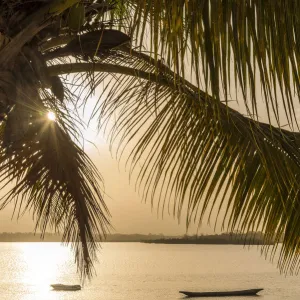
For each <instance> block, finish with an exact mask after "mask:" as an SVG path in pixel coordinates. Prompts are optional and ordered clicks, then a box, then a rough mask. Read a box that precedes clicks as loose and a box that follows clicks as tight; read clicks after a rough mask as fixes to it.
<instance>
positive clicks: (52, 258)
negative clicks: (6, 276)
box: [19, 243, 78, 300]
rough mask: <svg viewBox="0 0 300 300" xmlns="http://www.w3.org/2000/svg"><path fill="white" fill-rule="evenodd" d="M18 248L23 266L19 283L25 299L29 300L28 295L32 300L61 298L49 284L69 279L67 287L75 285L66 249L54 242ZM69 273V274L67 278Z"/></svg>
mask: <svg viewBox="0 0 300 300" xmlns="http://www.w3.org/2000/svg"><path fill="white" fill-rule="evenodd" d="M19 247H20V248H21V249H20V252H21V260H22V265H23V267H22V270H20V272H21V274H20V281H21V282H20V283H21V284H22V285H24V287H26V289H28V290H27V292H29V293H28V296H29V298H28V299H32V294H34V295H35V297H37V298H36V299H64V296H63V294H62V293H57V292H55V291H53V290H52V289H51V287H50V284H53V283H65V281H66V280H68V283H69V280H71V281H72V282H70V284H73V283H74V284H76V283H77V284H78V278H77V276H76V268H75V267H74V261H73V260H72V259H71V258H72V254H71V251H70V249H69V248H67V247H62V246H60V245H59V244H58V243H22V244H20V245H19ZM70 273H71V274H73V276H72V275H71V278H70ZM72 277H73V278H72ZM26 294H27V293H26ZM30 294H31V296H30ZM24 300H26V297H24Z"/></svg>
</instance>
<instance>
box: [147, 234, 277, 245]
mask: <svg viewBox="0 0 300 300" xmlns="http://www.w3.org/2000/svg"><path fill="white" fill-rule="evenodd" d="M144 242H145V243H156V244H222V245H223V244H234V245H244V244H252V245H262V244H266V241H265V239H264V234H263V233H262V232H248V233H247V234H243V233H239V232H229V233H222V234H214V235H200V236H198V235H193V236H189V235H184V236H183V237H173V238H161V239H155V240H144ZM269 244H273V243H272V242H269Z"/></svg>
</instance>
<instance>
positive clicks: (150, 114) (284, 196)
mask: <svg viewBox="0 0 300 300" xmlns="http://www.w3.org/2000/svg"><path fill="white" fill-rule="evenodd" d="M7 3H8V4H9V5H7V6H5V5H6V4H5V5H3V10H2V11H3V14H2V15H3V19H4V20H5V22H3V24H1V28H2V27H3V28H2V31H3V36H2V42H3V43H2V48H0V52H1V54H2V55H1V56H0V64H1V66H2V67H3V68H2V69H3V72H2V74H0V75H1V77H0V79H1V80H0V87H1V94H0V96H1V99H0V100H1V101H0V102H1V106H0V109H1V111H0V113H1V116H2V119H3V124H2V128H1V130H2V131H1V132H2V140H3V142H2V145H3V151H2V152H1V153H2V155H3V156H2V164H1V166H3V167H1V166H0V169H1V168H2V169H1V170H3V172H2V173H1V174H3V175H2V181H4V180H6V179H7V178H12V179H15V180H16V185H15V187H14V188H13V189H12V190H11V192H10V193H8V195H7V196H6V197H4V198H3V199H2V203H3V205H2V207H4V206H5V205H6V204H7V203H8V202H10V201H15V200H16V199H18V196H19V197H20V200H19V202H15V203H16V204H21V207H23V208H24V209H25V210H26V209H30V208H32V212H33V213H34V214H35V216H36V220H37V226H40V228H41V229H42V232H45V230H46V228H47V225H50V226H53V228H55V229H60V230H63V232H64V240H65V241H66V242H68V241H75V247H76V248H75V249H76V258H77V262H78V265H79V268H80V270H81V272H82V274H83V276H85V275H90V274H91V266H92V264H91V259H94V258H95V250H96V243H95V234H96V233H102V234H105V233H106V231H107V227H108V219H107V217H108V216H109V215H108V212H107V208H106V206H105V204H104V202H103V199H102V197H101V193H100V189H99V187H98V185H96V182H99V180H100V177H99V174H98V173H97V170H96V169H95V167H94V166H93V164H92V163H91V162H90V161H89V159H88V158H87V156H86V155H85V154H84V152H83V151H82V150H81V149H80V147H79V146H78V145H77V144H76V143H74V141H75V140H76V136H77V131H76V122H75V121H74V119H73V118H72V116H71V113H70V112H69V110H68V109H67V108H66V104H67V103H68V102H71V101H72V103H73V104H75V105H79V103H80V101H81V102H82V101H83V103H85V102H86V101H88V98H89V96H90V95H91V93H93V92H94V91H95V90H96V88H97V86H100V84H101V86H103V85H102V84H103V83H104V88H103V89H102V91H101V95H100V98H102V100H101V101H99V102H98V104H97V105H96V106H95V109H94V114H93V116H94V117H98V118H99V125H100V126H104V127H105V126H106V124H107V122H108V121H109V120H113V121H114V126H113V127H112V128H110V129H109V134H110V136H111V141H112V142H114V141H117V142H118V143H119V145H120V146H119V151H120V153H122V151H123V149H124V148H123V146H124V145H125V146H126V145H130V144H131V145H132V144H133V145H134V146H133V150H132V152H131V155H130V158H129V161H131V166H132V172H134V170H136V169H137V165H138V164H142V167H141V168H140V169H138V181H137V184H138V186H140V187H142V189H143V195H144V197H145V198H146V199H150V200H151V202H152V203H154V202H155V201H158V209H160V211H162V212H163V211H164V210H165V209H168V210H170V211H172V213H173V214H174V215H176V216H177V217H178V218H180V216H181V214H182V210H183V208H184V207H185V203H186V204H187V219H186V222H187V226H189V224H190V223H191V222H193V221H194V222H199V224H200V223H201V221H202V219H203V217H204V214H205V213H206V212H208V213H209V214H210V213H211V212H212V211H213V209H214V208H216V209H217V211H218V212H220V211H221V209H222V207H223V208H225V216H223V225H224V227H227V228H229V229H232V230H233V229H235V228H238V229H241V230H242V231H244V232H248V231H249V230H256V229H260V230H263V231H264V232H265V242H266V244H268V242H269V241H275V242H278V241H280V240H281V238H283V247H282V249H281V256H280V260H279V265H280V267H281V268H282V270H284V271H287V270H291V271H294V270H297V269H298V262H299V259H298V258H299V257H298V252H299V234H298V231H297V228H298V227H299V226H298V220H299V213H298V212H299V211H300V210H299V209H298V205H299V200H298V197H299V196H298V191H299V183H298V182H299V180H298V177H299V143H300V141H299V133H297V132H290V131H287V130H283V129H282V128H281V127H273V126H272V125H270V124H264V123H260V122H258V121H257V118H256V117H257V96H256V93H255V92H254V91H255V86H256V84H257V83H256V79H255V78H256V76H258V75H259V76H260V79H261V81H262V86H263V88H264V89H263V91H264V96H265V99H266V101H267V109H268V116H269V121H270V120H271V117H272V114H274V115H275V117H276V121H277V125H280V120H279V117H278V105H279V104H278V99H277V92H278V91H277V90H276V88H275V86H276V84H277V83H278V84H279V87H280V93H281V94H282V96H283V103H284V109H285V113H286V116H287V118H288V121H289V124H290V127H293V125H294V124H295V123H296V118H295V112H294V105H295V104H294V102H293V101H294V99H293V97H292V95H293V93H292V90H293V87H295V91H296V92H298V88H299V84H298V81H297V80H298V79H297V78H298V77H299V76H298V67H297V66H298V65H299V64H298V61H299V53H298V50H297V47H296V43H295V40H296V39H297V34H298V31H299V30H297V28H298V27H297V26H298V22H297V20H298V17H297V16H296V15H295V11H296V9H295V8H297V7H296V6H297V5H296V4H293V5H294V6H293V5H292V4H289V3H291V2H287V3H286V4H285V6H284V9H283V7H281V6H280V5H281V4H275V3H273V2H272V3H273V4H272V3H271V2H270V1H266V2H264V3H266V5H265V4H262V3H260V2H259V1H249V2H245V3H242V4H239V5H237V2H235V1H232V2H227V1H219V2H218V4H217V2H214V1H189V2H188V4H187V2H186V1H182V2H180V1H179V2H177V1H172V3H168V4H169V5H170V6H167V5H166V6H164V5H162V3H161V1H160V2H159V3H158V2H155V1H148V2H144V1H139V2H138V1H133V0H132V1H127V2H126V3H123V2H119V1H115V2H113V3H111V2H109V3H108V2H105V1H84V2H83V1H68V0H65V1H62V2H61V1H54V2H52V3H51V1H49V2H48V1H35V2H34V3H31V4H30V6H28V5H27V6H26V3H25V2H23V1H19V4H21V7H22V8H21V9H20V8H18V9H16V8H15V6H14V5H12V4H13V3H14V1H7ZM53 3H54V4H53ZM219 3H221V4H222V5H221V6H220V4H219ZM186 5H187V6H186ZM199 5H200V6H199ZM268 5H269V6H270V7H271V9H270V11H268V10H267V8H268ZM166 8H168V9H166ZM169 8H171V9H170V11H172V14H170V12H169ZM280 9H281V10H282V11H284V12H285V13H286V15H285V18H283V19H282V18H281V17H280V16H279V14H278V12H279V11H280ZM20 12H21V14H20ZM107 12H108V13H107ZM262 12H265V13H266V14H267V17H266V20H267V21H266V20H264V19H263V18H262V17H261V13H262ZM272 14H273V15H272ZM117 16H121V17H122V19H116V17H117ZM287 16H289V18H288V17H287ZM256 19H257V20H259V22H258V23H256V22H257V20H256ZM244 20H246V21H244ZM6 21H7V22H6ZM8 21H10V22H11V23H9V22H8ZM253 22H254V23H253ZM7 24H10V25H8V26H7ZM147 24H150V25H147ZM224 24H225V25H224ZM255 24H258V25H259V26H258V25H257V26H256V25H255ZM278 24H280V25H282V26H283V27H284V26H285V28H287V30H288V29H291V30H292V31H291V32H292V33H293V34H286V31H285V33H283V32H282V30H281V28H279V25H278ZM117 25H119V27H120V28H122V26H124V27H123V30H122V31H120V30H116V29H112V28H111V27H112V26H114V28H116V26H117ZM125 25H128V26H129V30H127V29H125ZM221 25H222V26H221ZM223 25H224V26H223ZM146 30H150V34H151V45H152V46H151V47H150V52H149V53H148V54H149V55H147V53H144V52H141V51H140V49H139V50H138V51H135V50H133V49H132V48H130V47H128V42H129V41H130V40H131V42H132V44H133V45H134V44H136V45H142V44H143V37H144V36H145V32H146ZM108 32H109V33H110V34H109V35H107V34H106V33H108ZM91 36H92V37H93V38H92V39H91V38H90V37H91ZM130 37H131V39H130ZM260 37H263V43H262V45H260V44H259V45H258V42H257V41H258V39H259V38H260ZM277 37H278V38H277ZM135 38H136V40H134V39H135ZM280 38H283V39H284V41H283V42H282V44H281V45H282V47H284V48H285V49H284V50H285V52H284V53H285V55H279V54H280V52H278V51H279V50H277V49H274V48H276V47H274V45H278V44H279V41H280ZM159 41H160V42H159ZM85 42H87V43H88V45H89V47H85V45H87V44H86V43H85ZM104 45H105V47H103V46H104ZM187 53H189V55H191V61H192V73H193V74H194V75H195V77H196V79H197V80H196V85H193V84H191V83H190V82H188V81H187V80H186V78H185V74H186V70H185V69H184V67H183V66H184V57H185V56H186V54H187ZM231 57H233V58H234V61H235V64H234V65H233V66H232V65H231V63H230V60H231ZM289 66H290V67H289ZM231 67H233V69H234V74H235V76H234V81H235V82H236V83H235V85H236V86H239V85H240V86H241V88H242V91H243V99H242V101H244V102H245V104H246V107H247V109H248V112H249V116H254V117H245V116H243V115H241V114H240V113H238V112H236V111H234V110H232V109H231V108H230V107H229V106H228V105H227V104H228V99H229V96H228V94H229V93H230V87H231V85H232V83H231V77H230V76H231V75H230V74H231V73H230V72H231ZM256 68H258V75H256V72H255V70H256ZM290 70H291V71H290ZM174 71H175V72H174ZM64 74H73V77H71V79H69V82H68V81H67V79H66V78H63V77H62V76H63V75H64ZM201 74H203V77H204V89H203V90H201V89H200V80H201V78H202V75H201ZM15 78H17V81H15ZM69 78H70V77H69ZM292 79H293V80H292ZM15 82H17V85H16V88H14V83H15ZM293 84H294V86H293ZM20 91H23V93H25V94H24V95H25V96H26V97H24V95H20ZM222 93H223V94H224V98H225V103H223V102H221V101H220V99H221V98H222V97H221V95H222ZM75 94H77V97H76V96H75ZM78 95H79V96H78ZM78 98H81V100H80V101H78ZM24 99H26V101H25V100H24ZM27 99H31V100H30V101H29V100H27ZM103 99H104V100H103ZM248 99H250V104H248V102H247V101H248ZM32 101H33V102H32ZM23 102H24V103H23ZM49 109H51V110H54V111H55V112H56V113H57V115H58V116H59V118H58V121H57V122H55V123H54V124H52V123H51V124H52V125H49V122H47V121H46V120H45V119H43V118H41V117H40V113H41V112H42V114H43V112H44V115H45V112H46V111H47V110H49ZM116 114H117V115H118V118H117V119H115V115H116ZM79 122H80V120H79ZM117 139H118V140H117ZM58 141H59V142H58ZM24 145H25V146H24ZM26 145H29V146H28V147H26ZM65 147H67V148H68V149H69V148H70V151H72V153H73V155H72V157H69V155H68V156H66V154H64V151H63V149H65ZM36 155H38V156H39V159H36V157H35V156H36ZM49 158H51V159H53V160H54V161H53V162H52V161H51V164H50V163H49ZM37 174H40V175H41V176H40V177H38V178H37ZM41 178H42V180H41ZM97 179H98V180H97ZM221 195H222V196H221ZM99 203H100V204H99ZM17 207H18V206H16V208H17ZM70 224H71V226H70ZM79 241H80V242H81V244H79V243H78V242H79ZM276 245H277V244H276ZM264 249H265V251H266V252H268V250H269V247H268V246H266V247H265V248H264ZM274 250H276V247H275V248H274Z"/></svg>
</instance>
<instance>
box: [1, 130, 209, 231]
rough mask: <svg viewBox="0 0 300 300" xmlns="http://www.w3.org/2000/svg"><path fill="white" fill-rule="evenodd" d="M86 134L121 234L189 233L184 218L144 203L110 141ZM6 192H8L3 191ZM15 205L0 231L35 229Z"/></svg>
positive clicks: (205, 228) (5, 212)
mask: <svg viewBox="0 0 300 300" xmlns="http://www.w3.org/2000/svg"><path fill="white" fill-rule="evenodd" d="M85 137H86V138H87V139H89V140H91V141H93V142H94V143H95V144H96V145H97V149H96V148H95V146H93V145H91V144H89V143H85V150H86V152H87V153H88V154H89V156H90V157H91V159H92V160H93V162H94V163H95V164H96V166H97V167H98V169H99V171H100V173H101V175H102V176H103V179H104V183H105V195H104V199H105V201H106V203H107V205H108V207H109V209H110V212H111V215H112V219H111V221H112V225H113V226H114V229H115V231H114V232H118V233H143V234H148V233H153V234H154V233H155V234H158V233H163V234H165V235H178V234H184V233H186V226H185V220H184V218H183V219H182V221H181V224H178V221H177V219H174V218H173V216H170V215H168V213H167V212H166V213H165V214H164V217H163V219H162V217H161V215H157V210H156V209H155V207H153V209H152V208H151V204H150V201H149V202H147V203H144V202H142V199H141V197H140V196H139V195H138V193H137V192H136V191H135V188H134V182H132V183H131V184H130V183H129V175H128V172H126V170H125V163H124V162H125V159H124V160H121V162H120V163H118V161H117V159H116V158H115V157H112V155H113V154H114V153H113V152H112V153H113V154H112V153H110V151H109V146H108V143H106V141H105V140H104V138H103V136H102V135H98V136H97V137H96V134H95V131H93V130H87V131H86V133H85ZM2 194H4V191H2ZM12 213H13V205H10V206H7V207H6V208H5V209H4V210H3V211H0V232H3V231H6V232H31V231H33V228H34V223H33V221H32V217H31V215H30V214H25V215H24V216H23V217H22V218H21V219H19V220H16V217H14V218H13V219H11V218H12ZM195 232H196V226H194V227H191V229H190V230H189V233H190V234H194V233H195ZM213 232H214V231H213V229H212V228H210V227H209V226H207V225H204V226H202V227H201V229H200V230H199V233H213Z"/></svg>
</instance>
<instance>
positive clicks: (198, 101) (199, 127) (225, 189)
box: [49, 48, 300, 272]
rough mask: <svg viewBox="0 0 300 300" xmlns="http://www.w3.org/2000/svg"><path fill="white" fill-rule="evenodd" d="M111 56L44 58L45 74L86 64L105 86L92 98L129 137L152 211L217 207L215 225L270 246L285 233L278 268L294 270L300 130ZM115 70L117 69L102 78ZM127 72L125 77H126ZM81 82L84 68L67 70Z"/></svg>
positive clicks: (128, 58) (118, 136)
mask: <svg viewBox="0 0 300 300" xmlns="http://www.w3.org/2000/svg"><path fill="white" fill-rule="evenodd" d="M118 51H120V52H122V56H120V55H115V56H111V57H110V59H111V60H110V61H109V60H107V61H104V62H99V63H93V64H92V65H89V64H81V63H76V64H69V65H66V64H64V65H58V66H53V67H50V68H49V69H50V73H52V74H64V73H70V72H74V73H77V72H83V71H84V70H92V69H93V70H94V71H95V72H97V71H101V72H109V73H107V74H106V75H105V74H104V73H100V74H94V75H93V83H94V84H95V85H97V84H98V85H99V84H100V83H101V82H102V83H104V85H105V86H106V88H105V91H103V95H101V96H102V99H103V98H104V97H103V96H105V100H102V101H101V102H99V106H97V107H96V108H95V112H96V113H95V114H96V115H98V117H99V121H100V122H101V126H104V127H105V126H107V128H110V126H109V123H108V122H111V121H113V124H114V125H113V126H112V127H111V128H110V129H109V135H110V137H111V141H118V142H119V143H120V146H119V153H122V151H123V150H122V149H123V147H125V146H128V145H131V146H132V145H133V148H132V150H131V154H130V158H129V160H130V161H131V172H137V186H138V187H139V188H141V189H142V191H143V197H144V198H145V199H149V200H150V201H151V202H152V205H154V203H156V204H157V208H158V210H160V211H162V212H163V211H165V210H168V211H171V212H172V214H174V215H175V216H177V217H178V219H180V218H181V215H182V210H183V208H184V207H187V218H186V224H187V226H189V225H190V224H191V223H192V222H196V223H198V224H199V225H200V224H201V222H202V220H203V218H204V216H205V214H206V213H208V214H209V215H210V216H211V214H212V212H213V210H217V212H221V211H225V214H224V215H223V216H222V219H223V223H222V224H223V226H224V228H227V229H229V230H237V229H238V230H241V231H243V232H244V233H248V232H250V231H255V230H262V231H263V232H264V233H265V243H266V246H265V248H264V251H265V252H266V253H268V251H269V250H270V247H269V246H268V244H269V243H272V242H273V241H275V243H276V244H275V248H273V250H274V251H275V250H276V247H277V245H278V243H279V242H280V241H281V240H282V239H283V247H282V249H281V256H280V259H279V266H280V268H281V270H282V271H285V272H287V271H288V270H290V271H291V272H294V271H296V270H298V261H299V259H298V258H299V257H298V254H297V253H298V250H297V249H299V245H300V244H299V243H300V239H299V232H298V231H297V228H298V227H299V225H300V224H298V220H300V219H299V211H300V210H299V207H298V206H299V203H300V202H299V188H300V186H299V180H298V178H299V175H300V169H299V167H300V161H299V159H300V154H299V147H300V136H299V134H298V133H293V132H289V131H286V130H283V129H280V128H275V127H272V126H270V125H268V124H264V123H259V122H257V121H255V120H253V119H250V118H246V117H244V116H243V115H241V114H240V113H238V112H236V111H234V110H232V109H230V108H229V107H227V106H226V105H225V104H222V103H219V104H217V105H216V101H215V99H214V98H213V97H211V96H209V95H208V94H207V93H205V92H202V91H199V89H198V88H197V87H196V86H193V85H192V84H190V83H188V82H186V81H185V80H184V79H182V78H181V79H179V80H178V81H174V74H172V71H171V70H170V69H168V67H166V66H163V65H161V66H160V68H157V67H156V66H155V61H154V60H153V59H152V58H151V57H149V56H147V55H145V54H143V53H138V52H135V51H133V50H131V51H128V50H126V49H124V48H122V49H121V50H118ZM112 72H113V73H115V74H118V73H119V75H116V77H115V79H109V77H108V76H110V74H112ZM128 75H131V77H128ZM74 80H81V81H80V82H81V83H82V85H85V82H86V78H85V77H82V76H81V75H77V76H75V78H74Z"/></svg>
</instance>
